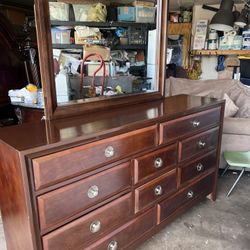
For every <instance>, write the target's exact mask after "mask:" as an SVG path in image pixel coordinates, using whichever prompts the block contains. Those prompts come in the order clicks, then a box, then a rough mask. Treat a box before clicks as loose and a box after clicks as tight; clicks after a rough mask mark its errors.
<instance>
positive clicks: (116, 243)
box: [85, 208, 156, 250]
mask: <svg viewBox="0 0 250 250" xmlns="http://www.w3.org/2000/svg"><path fill="white" fill-rule="evenodd" d="M155 221H156V211H155V208H153V209H150V210H149V211H147V212H146V213H144V214H142V215H141V216H139V217H137V218H136V219H134V220H132V221H130V222H129V223H127V224H125V225H124V226H122V227H120V228H119V229H117V230H115V231H114V232H113V233H111V234H110V235H108V236H106V237H104V238H103V239H101V240H100V241H98V242H96V244H91V245H90V246H89V247H87V248H85V249H88V250H90V249H93V250H103V249H105V250H106V249H108V250H111V249H126V248H127V247H128V246H129V245H131V244H132V243H133V242H134V241H135V240H137V239H139V238H140V237H142V236H143V235H144V234H145V233H146V232H148V231H150V230H151V229H153V227H154V226H155Z"/></svg>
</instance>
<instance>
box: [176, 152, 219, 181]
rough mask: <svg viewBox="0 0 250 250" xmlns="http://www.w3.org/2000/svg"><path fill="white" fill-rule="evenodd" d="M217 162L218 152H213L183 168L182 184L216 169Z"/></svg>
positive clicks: (181, 169)
mask: <svg viewBox="0 0 250 250" xmlns="http://www.w3.org/2000/svg"><path fill="white" fill-rule="evenodd" d="M216 161H217V157H216V151H213V152H212V153H209V154H207V155H205V156H203V157H202V158H199V159H197V160H195V161H193V162H191V163H188V164H186V165H184V166H182V167H181V168H180V176H181V178H180V183H181V184H184V183H185V182H187V181H189V180H192V179H193V178H195V177H197V176H200V175H201V174H205V173H206V172H207V171H209V170H210V169H215V167H216Z"/></svg>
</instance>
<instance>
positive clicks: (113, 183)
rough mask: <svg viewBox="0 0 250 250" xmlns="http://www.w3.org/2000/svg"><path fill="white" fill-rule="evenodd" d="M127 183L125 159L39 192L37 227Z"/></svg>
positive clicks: (58, 220)
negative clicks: (96, 172)
mask: <svg viewBox="0 0 250 250" xmlns="http://www.w3.org/2000/svg"><path fill="white" fill-rule="evenodd" d="M130 186H131V169H130V163H125V164H121V165H119V166H116V167H113V168H112V169H109V170H106V171H104V172H101V173H99V174H96V175H94V176H91V177H89V178H86V179H84V180H81V181H78V182H76V183H73V184H70V185H67V186H65V187H62V188H59V189H57V190H55V191H52V192H49V193H47V194H44V195H41V196H39V197H38V199H37V201H38V209H39V219H40V228H41V229H42V230H44V229H46V228H48V227H50V226H53V225H56V224H58V223H59V224H60V223H62V222H63V221H64V220H65V219H68V218H70V217H71V216H73V215H76V214H78V213H82V212H83V211H84V209H86V208H89V207H91V206H92V205H95V204H97V203H99V202H101V201H103V200H104V199H106V198H108V197H112V196H113V195H115V194H117V193H118V192H120V191H122V190H124V189H126V188H129V187H130Z"/></svg>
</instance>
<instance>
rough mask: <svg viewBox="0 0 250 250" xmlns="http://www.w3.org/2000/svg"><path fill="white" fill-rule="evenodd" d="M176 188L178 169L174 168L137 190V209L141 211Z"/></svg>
mask: <svg viewBox="0 0 250 250" xmlns="http://www.w3.org/2000/svg"><path fill="white" fill-rule="evenodd" d="M176 189H177V184H176V170H172V171H171V172H169V173H167V174H164V175H163V176H161V177H159V178H157V179H154V180H153V181H151V182H149V183H147V184H145V185H143V186H141V187H139V188H137V189H136V190H135V211H136V212H138V211H140V210H141V209H143V208H144V207H147V206H148V205H150V204H152V203H154V202H155V201H157V200H158V199H159V198H161V197H163V196H167V195H168V194H171V193H172V192H174V191H176Z"/></svg>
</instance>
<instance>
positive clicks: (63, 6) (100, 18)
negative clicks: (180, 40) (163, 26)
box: [49, 0, 158, 105]
mask: <svg viewBox="0 0 250 250" xmlns="http://www.w3.org/2000/svg"><path fill="white" fill-rule="evenodd" d="M49 11H50V21H51V36H52V48H53V59H54V75H55V84H56V97H57V104H58V105H64V104H67V103H69V102H72V101H75V100H82V99H88V98H98V99H100V98H106V97H107V96H108V97H112V96H118V95H126V94H134V93H151V92H155V91H157V90H158V86H157V84H156V82H157V81H156V42H157V25H156V15H157V0H152V1H133V0H125V1H124V0H120V1H114V0H99V1H95V0H94V1H93V0H92V1H90V0H63V1H50V2H49Z"/></svg>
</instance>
